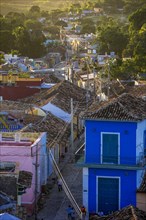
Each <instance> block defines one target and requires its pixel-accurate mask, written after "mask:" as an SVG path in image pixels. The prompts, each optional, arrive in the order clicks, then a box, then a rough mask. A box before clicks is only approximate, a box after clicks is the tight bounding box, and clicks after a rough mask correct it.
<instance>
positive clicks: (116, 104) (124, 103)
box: [83, 93, 146, 121]
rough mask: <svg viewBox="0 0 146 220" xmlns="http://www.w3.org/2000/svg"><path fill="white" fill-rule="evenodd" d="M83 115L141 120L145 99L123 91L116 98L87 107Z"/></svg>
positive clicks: (144, 116) (93, 117) (90, 117)
mask: <svg viewBox="0 0 146 220" xmlns="http://www.w3.org/2000/svg"><path fill="white" fill-rule="evenodd" d="M83 117H84V118H87V119H99V120H116V121H141V120H143V119H146V101H145V100H143V99H142V98H137V97H135V96H132V95H130V94H127V93H124V94H122V95H121V96H119V97H118V98H115V99H112V100H109V101H106V102H102V103H100V105H98V106H97V105H95V106H94V107H93V108H90V109H88V111H87V112H86V113H85V114H84V116H83Z"/></svg>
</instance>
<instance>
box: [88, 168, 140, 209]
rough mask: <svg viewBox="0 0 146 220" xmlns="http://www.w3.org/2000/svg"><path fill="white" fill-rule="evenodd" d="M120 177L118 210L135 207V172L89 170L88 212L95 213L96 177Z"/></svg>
mask: <svg viewBox="0 0 146 220" xmlns="http://www.w3.org/2000/svg"><path fill="white" fill-rule="evenodd" d="M97 176H107V177H110V176H112V177H114V176H115V177H120V181H121V185H120V191H121V193H120V196H121V197H120V198H121V199H120V208H123V207H125V206H127V205H129V204H132V205H134V206H136V171H130V170H128V171H126V170H112V169H111V170H106V169H95V168H89V191H88V204H89V207H88V208H89V212H92V211H96V177H97Z"/></svg>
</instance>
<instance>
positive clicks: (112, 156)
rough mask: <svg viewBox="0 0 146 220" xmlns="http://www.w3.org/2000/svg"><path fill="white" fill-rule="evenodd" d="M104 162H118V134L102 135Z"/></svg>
mask: <svg viewBox="0 0 146 220" xmlns="http://www.w3.org/2000/svg"><path fill="white" fill-rule="evenodd" d="M102 151H103V163H116V164H117V163H118V134H103V135H102Z"/></svg>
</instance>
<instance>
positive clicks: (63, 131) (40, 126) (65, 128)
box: [24, 113, 70, 147]
mask: <svg viewBox="0 0 146 220" xmlns="http://www.w3.org/2000/svg"><path fill="white" fill-rule="evenodd" d="M24 131H27V132H47V144H48V145H49V147H51V146H53V144H54V143H55V142H56V143H60V142H62V143H67V140H68V137H69V135H70V127H69V124H68V123H66V122H64V121H63V120H61V119H59V118H57V117H55V116H54V115H52V114H51V113H48V115H47V116H46V117H44V118H43V120H41V121H39V122H38V123H33V124H32V126H31V127H27V128H26V130H24Z"/></svg>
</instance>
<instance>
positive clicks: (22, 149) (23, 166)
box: [0, 142, 40, 204]
mask: <svg viewBox="0 0 146 220" xmlns="http://www.w3.org/2000/svg"><path fill="white" fill-rule="evenodd" d="M11 143H12V142H11ZM21 143H22V142H21ZM16 145H17V143H14V145H11V146H9V145H8V144H7V145H6V144H5V145H3V143H2V142H1V143H0V161H9V162H17V163H18V170H25V171H29V172H32V173H33V179H32V185H31V188H30V189H27V190H26V193H25V194H23V195H22V203H25V204H27V203H28V204H31V203H33V202H34V198H35V195H34V191H35V166H34V165H33V164H34V163H35V160H36V147H35V146H34V147H33V155H34V156H33V157H32V156H31V144H30V145H29V146H26V145H25V143H24V145H23V146H16ZM39 151H40V149H39V150H38V155H39ZM38 161H39V158H38Z"/></svg>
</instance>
